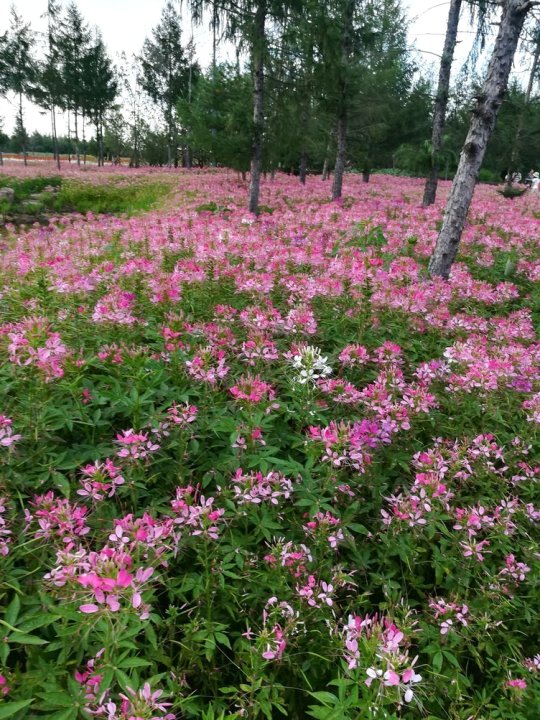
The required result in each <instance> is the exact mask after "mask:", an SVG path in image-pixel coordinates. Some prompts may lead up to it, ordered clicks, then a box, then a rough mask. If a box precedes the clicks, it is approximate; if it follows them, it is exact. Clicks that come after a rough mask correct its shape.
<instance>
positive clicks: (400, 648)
mask: <svg viewBox="0 0 540 720" xmlns="http://www.w3.org/2000/svg"><path fill="white" fill-rule="evenodd" d="M343 635H344V646H345V648H344V650H345V651H344V656H343V657H344V659H345V661H346V662H347V665H348V668H349V670H355V669H356V668H358V667H359V666H360V663H361V661H362V647H363V649H364V653H365V654H366V655H367V657H366V658H365V660H366V661H367V662H370V661H373V660H374V661H375V662H374V663H373V664H372V665H370V666H369V667H368V668H367V669H366V671H365V672H366V675H367V678H366V680H365V681H364V682H365V684H366V685H367V686H368V687H371V686H372V685H373V684H374V683H375V684H376V685H378V686H379V689H378V691H379V692H381V691H382V690H383V689H384V688H392V689H394V691H396V692H397V693H398V697H399V698H400V699H401V696H402V695H403V700H404V701H405V702H406V703H409V702H411V700H412V699H413V697H414V685H416V684H417V683H419V682H420V681H421V680H422V676H421V675H419V674H417V673H416V671H415V669H414V665H415V663H416V660H417V658H414V659H413V660H412V661H411V660H410V658H409V654H408V651H407V649H406V647H405V644H406V640H405V635H404V633H403V632H402V631H401V630H399V628H397V627H396V625H394V623H393V622H392V621H391V620H389V619H388V618H386V617H383V618H381V619H378V617H377V616H376V615H375V616H372V617H370V616H369V615H366V616H365V617H363V618H362V617H360V616H358V615H351V616H350V617H349V620H348V622H347V623H346V625H345V627H344V628H343Z"/></svg>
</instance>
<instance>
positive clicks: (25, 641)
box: [9, 633, 49, 645]
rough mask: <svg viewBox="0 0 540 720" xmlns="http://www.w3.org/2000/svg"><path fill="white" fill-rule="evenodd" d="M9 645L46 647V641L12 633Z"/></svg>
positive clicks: (35, 636) (32, 636) (34, 636)
mask: <svg viewBox="0 0 540 720" xmlns="http://www.w3.org/2000/svg"><path fill="white" fill-rule="evenodd" d="M9 642H10V643H19V644H20V645H48V644H49V643H48V641H47V640H43V638H40V637H38V636H37V635H26V634H25V633H14V634H13V635H10V637H9Z"/></svg>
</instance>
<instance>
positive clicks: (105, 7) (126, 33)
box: [0, 0, 472, 133]
mask: <svg viewBox="0 0 540 720" xmlns="http://www.w3.org/2000/svg"><path fill="white" fill-rule="evenodd" d="M177 2H178V6H180V0H177ZM11 4H12V0H0V32H3V31H4V30H6V29H7V26H8V23H9V8H10V6H11ZM402 4H403V7H404V9H405V10H406V12H407V13H408V16H409V18H410V20H411V23H410V29H409V44H410V45H411V46H413V47H415V48H416V49H417V50H418V52H419V59H420V60H421V61H422V62H423V63H425V64H426V65H427V66H431V67H432V70H433V72H434V73H435V74H436V72H437V69H438V61H439V56H440V53H441V49H442V44H443V41H444V33H445V27H446V19H447V15H448V6H449V0H446V2H444V1H442V0H403V3H402ZM77 5H78V7H79V9H80V11H81V13H82V15H83V16H84V18H85V19H86V21H87V22H88V24H89V25H91V26H94V25H97V26H98V27H99V28H100V30H101V32H102V35H103V39H104V41H105V44H106V46H107V48H108V50H109V53H110V55H111V57H112V58H113V59H114V60H116V59H117V58H119V56H120V54H121V53H122V52H125V53H126V54H127V55H128V57H129V56H130V55H131V54H133V53H138V52H140V49H141V47H142V44H143V42H144V39H145V37H147V36H149V35H150V33H151V30H152V27H153V26H155V25H156V24H157V23H158V22H159V19H160V15H161V8H162V6H163V3H162V2H161V1H160V0H77ZM183 5H184V13H183V37H184V40H185V41H186V42H187V41H188V40H189V38H190V37H191V35H192V33H193V38H194V41H195V45H196V48H197V57H198V60H199V62H200V63H201V65H202V66H203V67H204V66H207V65H208V64H209V61H210V57H211V48H212V37H211V33H210V32H209V30H208V27H207V24H203V25H201V26H195V27H193V26H192V24H191V22H190V19H189V15H188V13H187V10H186V9H185V8H186V5H187V3H185V2H184V3H183ZM15 6H16V8H17V11H18V12H19V13H20V14H21V15H22V16H23V18H24V19H25V20H27V21H30V22H31V24H32V27H33V28H34V29H35V30H38V31H43V30H44V28H45V20H44V18H43V14H44V13H45V10H46V6H47V0H15ZM460 28H461V29H460V32H459V36H458V41H459V44H458V49H457V52H456V62H455V63H454V69H457V68H458V67H459V64H460V63H461V62H463V60H464V59H465V58H466V56H467V54H468V51H469V49H470V45H471V42H472V33H471V31H470V28H469V27H467V24H466V23H465V22H462V23H460ZM25 110H26V118H27V123H26V124H27V128H28V130H29V131H30V132H31V131H33V130H39V131H40V132H44V133H47V132H49V118H48V116H47V115H44V114H40V112H39V110H38V109H37V108H36V107H34V106H32V105H31V104H30V103H27V104H26V106H25ZM14 112H15V110H14V104H12V103H10V102H8V101H7V100H3V99H0V117H3V119H4V131H6V132H11V131H12V127H13V118H14ZM59 131H60V132H62V127H60V128H59Z"/></svg>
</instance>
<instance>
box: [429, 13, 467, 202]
mask: <svg viewBox="0 0 540 720" xmlns="http://www.w3.org/2000/svg"><path fill="white" fill-rule="evenodd" d="M461 2H462V0H451V2H450V10H449V11H448V21H447V23H446V37H445V38H444V48H443V54H442V57H441V66H440V68H439V84H438V85H437V95H436V98H435V106H434V108H433V129H432V132H431V166H430V170H429V174H428V176H427V178H426V184H425V187H424V199H423V201H422V205H423V206H424V207H427V206H428V205H433V203H434V202H435V197H436V195H437V183H438V178H439V160H438V155H439V153H440V151H441V147H442V139H443V131H444V125H445V121H446V108H447V106H448V92H449V88H450V71H451V69H452V61H453V59H454V50H455V48H456V39H457V31H458V24H459V14H460V11H461Z"/></svg>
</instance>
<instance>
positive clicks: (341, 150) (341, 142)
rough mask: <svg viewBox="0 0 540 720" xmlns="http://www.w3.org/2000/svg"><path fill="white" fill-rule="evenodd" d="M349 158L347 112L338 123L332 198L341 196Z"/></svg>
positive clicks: (335, 198)
mask: <svg viewBox="0 0 540 720" xmlns="http://www.w3.org/2000/svg"><path fill="white" fill-rule="evenodd" d="M346 159H347V114H346V111H345V113H344V114H343V115H342V116H341V117H340V118H339V119H338V124H337V151H336V164H335V166H334V182H333V184H332V200H337V198H340V197H341V191H342V188H343V174H344V172H345V161H346Z"/></svg>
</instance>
